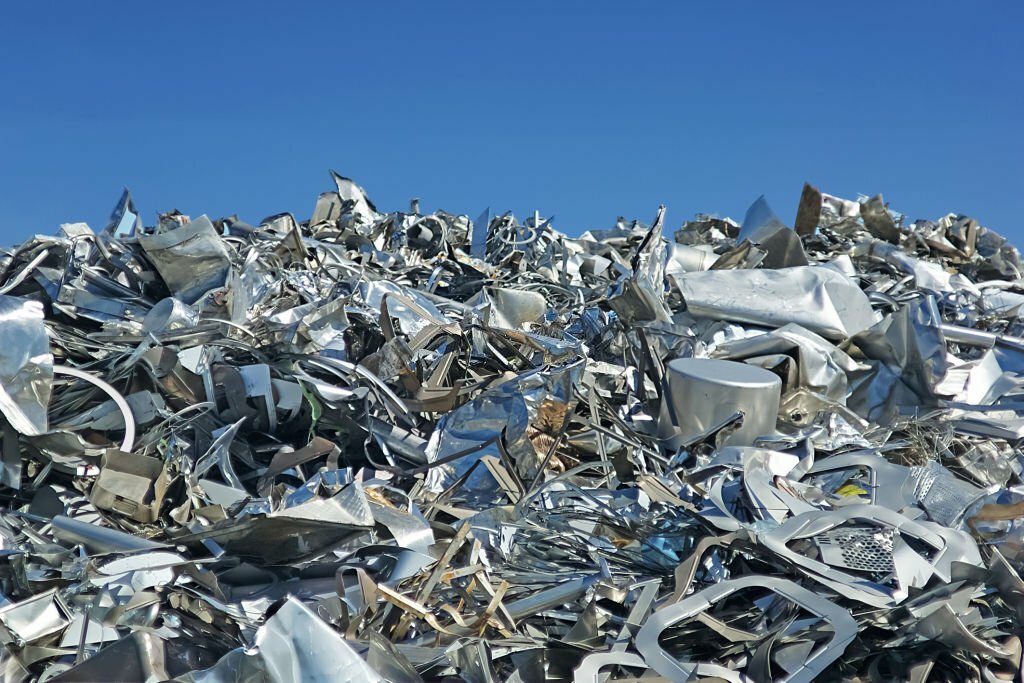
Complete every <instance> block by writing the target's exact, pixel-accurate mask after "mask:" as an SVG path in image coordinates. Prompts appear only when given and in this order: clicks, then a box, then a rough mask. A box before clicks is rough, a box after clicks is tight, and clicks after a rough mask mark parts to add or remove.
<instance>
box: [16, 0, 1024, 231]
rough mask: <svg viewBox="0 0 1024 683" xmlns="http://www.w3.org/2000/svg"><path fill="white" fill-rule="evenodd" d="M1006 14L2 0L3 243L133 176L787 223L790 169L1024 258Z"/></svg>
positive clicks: (1014, 34) (179, 187)
mask: <svg viewBox="0 0 1024 683" xmlns="http://www.w3.org/2000/svg"><path fill="white" fill-rule="evenodd" d="M1022 26H1024V3H1020V2H1002V3H992V2H983V1H979V2H971V3H966V2H908V3H903V2H885V3H881V2H880V3H866V2H858V3H828V2H820V1H818V2H806V3H797V2H777V3H775V2H750V3H745V2H730V3H709V2H701V3H697V2H693V3H682V2H672V3H668V2H666V3H643V2H634V3H626V2H617V3H605V2H587V3H562V2H542V3H533V2H514V3H502V4H501V5H500V6H496V5H495V4H493V3H445V4H443V5H437V6H435V3H428V2H417V3H412V2H409V3H405V2H361V3H354V2H323V3H318V2H272V3H271V2H259V1H254V2H245V3H241V2H239V3H218V2H209V1H208V2H202V3H199V2H177V1H176V2H156V3H150V2H133V3H120V4H115V3H107V2H99V1H97V2H61V3H56V2H43V1H39V0H33V1H32V2H7V3H3V4H2V6H0V243H4V244H9V243H12V242H17V241H21V240H22V239H23V238H25V237H26V236H28V235H30V234H33V233H44V234H52V233H53V232H54V231H55V230H56V228H57V226H58V224H60V223H62V222H69V221H87V222H89V223H90V225H92V226H93V227H94V228H97V229H98V228H100V227H102V226H103V225H104V223H105V222H106V218H107V216H108V215H109V212H110V209H111V208H112V207H113V205H114V204H115V202H116V201H117V198H118V195H119V193H120V190H121V188H122V187H123V186H128V187H129V188H130V189H131V190H132V193H133V195H134V196H135V199H136V204H137V206H138V208H139V209H140V210H141V211H142V212H143V216H144V218H145V220H146V222H147V224H151V223H152V222H153V219H154V217H155V214H156V212H158V211H166V210H169V209H171V208H178V209H180V210H181V211H183V212H185V213H188V214H191V215H198V214H201V213H207V214H209V215H211V216H212V217H217V216H221V215H229V214H232V213H236V212H237V213H238V214H239V215H240V216H241V217H242V218H243V219H246V220H248V221H250V222H254V221H258V220H260V219H261V218H263V217H264V216H266V215H269V214H272V213H277V212H280V211H291V212H293V213H295V214H296V216H298V217H299V218H300V219H305V218H308V217H309V215H310V214H311V213H312V210H313V205H314V203H315V200H316V196H317V193H318V192H320V191H322V190H326V189H329V188H330V185H331V182H330V178H329V176H328V173H327V169H328V168H332V167H333V168H336V169H337V170H338V171H339V172H341V173H342V174H343V175H348V176H350V177H353V178H354V179H356V181H357V182H359V183H360V184H361V185H363V187H365V188H366V190H367V191H368V193H369V195H370V197H371V198H372V199H373V200H374V201H375V202H376V204H377V206H378V208H380V209H382V210H392V209H399V208H405V207H406V206H407V205H408V199H409V198H410V197H413V196H419V197H421V198H422V206H423V208H424V209H427V210H431V209H434V208H444V209H446V210H449V211H453V212H459V213H468V214H469V215H471V216H476V215H477V214H479V213H480V212H481V211H482V210H483V209H484V208H485V207H487V206H489V207H491V209H492V211H496V212H501V211H504V210H506V209H512V210H513V211H515V212H516V213H517V214H519V215H524V214H527V213H529V212H532V211H533V209H534V208H537V209H539V210H540V211H541V212H542V213H543V214H545V215H552V214H553V215H554V216H556V220H555V224H556V226H557V227H559V228H561V229H563V230H567V231H569V232H578V231H580V230H582V229H585V228H589V227H606V226H609V225H611V224H612V223H613V221H614V220H615V218H616V216H617V215H619V214H622V215H625V216H627V217H638V218H640V219H642V220H645V221H649V220H651V219H653V217H654V215H655V211H656V209H657V206H658V204H659V203H665V204H667V206H668V223H669V225H671V226H676V225H678V224H679V223H680V222H682V220H684V219H685V218H688V217H691V216H692V215H693V213H694V212H697V211H704V212H709V213H711V212H717V213H719V214H721V215H730V216H732V217H734V218H736V219H741V218H742V217H743V213H744V211H745V209H746V207H747V206H748V205H749V203H750V202H751V201H753V200H754V199H755V198H756V197H757V196H758V195H760V194H762V193H764V194H766V195H767V196H768V200H769V201H770V202H771V204H772V206H773V207H774V208H775V210H776V212H777V213H778V214H779V215H780V216H781V217H783V219H784V220H786V221H792V217H793V214H794V212H795V208H796V203H797V199H798V197H799V193H800V188H801V185H802V183H803V181H804V180H809V181H811V182H813V183H815V184H816V185H817V186H818V187H820V188H821V189H822V190H823V191H825V192H828V193H831V194H837V195H841V196H846V197H851V198H853V197H855V196H856V194H857V193H858V192H862V193H871V194H873V193H877V192H882V193H884V195H885V197H886V199H887V200H888V201H889V202H890V203H891V205H892V207H893V208H895V209H898V210H901V211H904V212H906V213H908V214H910V215H911V216H912V217H927V218H935V217H937V216H939V215H941V214H944V213H946V212H949V211H956V212H961V213H967V214H970V215H973V216H975V217H976V218H978V219H980V220H981V221H982V223H983V224H985V225H987V226H989V227H991V228H994V229H996V230H999V231H1000V232H1003V233H1004V234H1006V235H1008V236H1011V237H1012V239H1013V240H1014V241H1015V242H1016V243H1022V242H1024V221H1022V219H1021V212H1022V209H1024V206H1022V204H1024V200H1022V198H1024V173H1022V163H1021V159H1022V156H1024V133H1022V129H1021V126H1022V123H1024V75H1022V74H1024V47H1022V43H1024V40H1022V38H1021V36H1022Z"/></svg>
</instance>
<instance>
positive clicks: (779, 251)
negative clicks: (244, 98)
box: [0, 174, 1024, 683]
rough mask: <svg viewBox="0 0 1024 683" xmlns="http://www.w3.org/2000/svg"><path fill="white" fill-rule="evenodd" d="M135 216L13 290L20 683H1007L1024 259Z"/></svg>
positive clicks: (886, 240) (123, 212)
mask: <svg viewBox="0 0 1024 683" xmlns="http://www.w3.org/2000/svg"><path fill="white" fill-rule="evenodd" d="M334 180H335V182H336V184H337V190H336V191H331V192H326V193H324V194H321V195H320V197H319V199H318V200H317V202H316V207H315V210H314V212H313V216H312V218H311V219H309V220H308V221H306V222H298V221H296V219H295V218H293V217H292V216H291V215H290V214H281V215H277V216H273V217H270V218H268V219H266V220H264V221H263V222H262V223H260V224H259V225H258V226H252V225H249V224H246V223H244V222H242V221H240V220H238V219H237V218H236V217H231V218H225V219H222V220H217V221H211V220H210V219H208V218H207V217H205V216H202V217H199V218H197V219H194V220H190V219H189V218H188V217H187V216H184V215H182V214H180V213H178V212H171V213H168V214H164V215H161V216H159V220H158V222H157V224H156V225H155V226H152V227H143V226H142V223H141V221H140V220H139V217H138V214H137V213H136V211H135V209H134V207H133V205H132V202H131V200H130V198H129V197H128V196H127V194H126V195H125V197H124V198H122V201H121V202H120V203H119V205H118V206H117V208H116V210H115V213H114V215H113V217H112V220H111V223H110V225H109V226H107V227H106V228H105V229H104V230H102V231H99V232H93V231H92V230H91V229H90V228H89V227H88V226H86V225H85V224H81V223H76V224H67V225H63V226H61V228H60V233H59V235H58V236H56V237H43V236H37V237H34V238H32V239H30V240H28V241H27V242H25V243H24V244H22V245H21V246H20V247H17V248H15V249H12V250H8V251H6V252H5V253H4V255H3V258H2V260H0V318H2V321H3V322H2V324H0V412H2V415H3V420H2V437H3V438H2V451H0V459H2V468H0V548H2V550H0V642H2V644H3V651H2V656H0V679H2V680H3V681H12V682H13V681H42V680H52V681H164V680H174V681H180V682H182V683H227V682H229V681H231V682H236V681H245V682H256V681H260V682H280V683H285V682H290V681H300V680H301V681H382V680H387V681H402V682H404V681H451V682H455V681H467V682H470V683H491V682H498V681H507V682H509V683H531V682H535V681H577V682H581V683H582V682H590V681H609V680H614V681H623V680H632V679H638V678H640V679H643V680H645V681H647V680H650V681H656V680H668V681H690V680H716V681H722V680H724V681H768V680H788V681H808V680H811V679H814V678H817V679H819V680H845V681H865V682H866V681H893V680H907V681H914V682H915V683H923V682H925V681H965V680H977V681H1002V680H1007V681H1009V680H1021V650H1022V648H1021V640H1020V634H1021V633H1022V630H1024V581H1022V580H1021V576H1020V575H1021V570H1022V561H1024V553H1022V550H1024V486H1022V481H1021V477H1022V475H1021V465H1022V459H1021V454H1022V451H1021V443H1022V439H1024V375H1022V373H1024V338H1022V337H1021V336H1020V335H1021V334H1022V333H1024V323H1022V319H1021V317H1020V316H1019V313H1020V311H1021V310H1022V306H1024V284H1022V282H1021V280H1020V276H1021V272H1022V264H1021V260H1020V258H1019V255H1018V252H1017V251H1016V250H1015V249H1014V248H1013V247H1012V246H1011V245H1009V244H1008V243H1007V242H1006V240H1005V239H1004V238H1002V237H1000V236H999V235H997V234H996V233H995V232H992V231H990V230H987V229H986V228H983V227H981V226H980V225H979V224H978V223H977V222H976V221H974V220H972V219H970V218H967V217H963V216H957V215H949V216H946V217H943V218H941V219H939V220H937V221H934V222H932V221H917V222H914V223H909V222H908V221H906V220H905V219H904V217H903V216H900V215H899V214H896V213H894V212H892V211H890V210H889V209H888V208H887V206H886V205H885V204H884V203H883V201H882V199H881V197H874V198H870V199H869V198H862V199H861V200H858V201H847V200H842V199H838V198H835V197H831V196H829V195H825V194H821V193H820V192H818V191H817V190H816V189H814V188H813V187H810V186H807V187H805V189H804V194H803V197H802V199H801V202H800V206H799V207H798V211H797V215H796V220H795V224H794V227H793V228H789V227H787V226H786V225H785V224H784V223H783V222H782V221H780V220H779V219H778V218H777V217H776V216H775V215H774V214H773V213H772V212H771V210H770V209H769V208H768V206H767V204H766V203H765V202H764V200H763V199H762V200H758V201H757V202H755V204H754V205H753V206H752V207H751V209H750V211H749V212H748V214H747V216H746V219H745V220H744V222H743V224H742V225H739V224H737V223H735V222H733V221H730V220H728V219H719V218H712V217H705V216H699V217H698V219H697V220H694V221H690V222H687V223H685V224H684V225H683V226H682V228H681V229H679V230H677V231H676V232H675V233H674V234H672V233H670V232H669V233H668V234H667V236H666V230H665V226H664V225H663V215H664V211H663V210H661V211H659V212H658V215H657V217H656V218H655V220H654V222H653V224H651V225H649V226H648V225H645V224H642V223H640V222H635V221H634V222H626V221H623V220H620V221H619V222H618V224H617V225H616V226H615V227H614V228H612V229H609V230H599V231H591V232H587V233H584V234H583V235H581V236H580V237H577V238H570V237H567V236H566V235H564V234H561V233H559V232H557V231H555V230H554V228H553V227H552V225H551V223H550V221H546V222H545V221H541V220H539V219H537V218H533V219H532V220H527V221H526V222H525V223H520V222H518V221H517V220H516V219H515V218H514V217H513V216H512V215H510V214H506V215H503V216H497V217H493V218H491V217H489V216H488V215H486V214H485V215H484V216H482V217H481V218H479V219H477V220H475V221H471V220H469V218H467V217H465V216H457V215H452V214H448V213H444V212H437V213H434V214H430V215H420V214H419V212H418V207H416V206H414V207H413V208H412V209H411V211H410V213H399V212H396V213H387V214H385V213H381V212H379V211H378V210H377V209H376V208H375V207H374V205H373V204H372V203H371V202H370V201H369V199H368V198H367V197H366V195H365V193H364V192H363V191H362V190H361V189H360V188H359V187H358V186H356V185H355V184H354V183H353V182H352V181H350V180H348V179H346V178H343V177H341V176H337V175H336V174H335V175H334Z"/></svg>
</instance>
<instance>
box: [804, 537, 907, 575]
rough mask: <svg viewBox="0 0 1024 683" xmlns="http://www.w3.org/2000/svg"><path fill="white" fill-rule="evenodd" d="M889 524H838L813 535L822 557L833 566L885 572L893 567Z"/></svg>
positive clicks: (882, 573)
mask: <svg viewBox="0 0 1024 683" xmlns="http://www.w3.org/2000/svg"><path fill="white" fill-rule="evenodd" d="M894 535H895V529H891V528H888V527H873V526H860V527H841V528H838V529H831V530H829V531H826V532H825V533H823V534H820V535H818V536H817V537H815V539H814V542H815V544H816V545H817V546H818V551H819V552H820V553H821V560H822V562H825V563H826V564H830V565H832V566H834V567H844V568H846V569H853V570H854V571H861V572H870V573H872V574H878V575H885V574H889V573H891V572H892V571H893V563H892V540H893V536H894Z"/></svg>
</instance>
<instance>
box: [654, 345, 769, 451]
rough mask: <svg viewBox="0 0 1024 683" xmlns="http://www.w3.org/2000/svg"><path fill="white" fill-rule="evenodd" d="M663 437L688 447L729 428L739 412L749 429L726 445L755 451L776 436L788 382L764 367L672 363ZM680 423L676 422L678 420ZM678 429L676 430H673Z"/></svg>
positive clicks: (686, 360) (736, 433) (719, 362)
mask: <svg viewBox="0 0 1024 683" xmlns="http://www.w3.org/2000/svg"><path fill="white" fill-rule="evenodd" d="M665 379H666V383H667V385H668V386H667V387H666V395H665V399H664V403H665V404H666V406H665V407H666V408H667V407H671V415H669V414H668V411H667V410H665V409H664V408H663V410H662V414H661V417H660V418H659V421H670V424H664V425H663V428H662V429H661V432H662V434H665V435H666V436H668V437H669V439H670V441H671V442H673V443H675V444H683V443H686V442H687V441H689V440H692V439H693V438H695V437H698V436H700V435H701V434H705V433H707V432H708V431H710V430H712V429H714V428H715V427H717V426H719V425H721V424H723V423H724V422H725V421H726V420H728V419H729V418H730V417H731V416H732V415H734V414H735V413H736V412H742V413H743V425H742V426H741V427H739V428H738V429H736V430H735V431H734V432H732V433H731V434H729V435H728V437H726V438H725V440H724V443H723V445H728V446H750V445H753V443H754V439H756V438H757V437H759V436H763V435H768V434H774V433H775V419H776V417H777V416H778V413H779V400H780V397H781V394H782V380H780V379H779V377H778V376H777V375H775V374H773V373H771V372H769V371H768V370H765V369H764V368H759V367H756V366H754V365H747V364H746V363H737V362H735V361H729V360H712V359H709V358H677V359H676V360H674V361H671V362H670V363H669V364H668V367H667V371H666V377H665ZM673 418H674V419H673ZM673 427H674V428H673Z"/></svg>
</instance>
